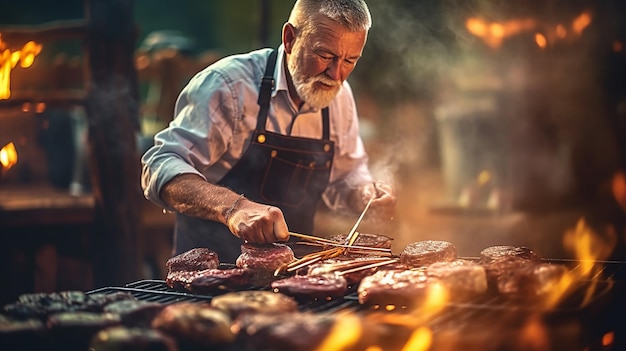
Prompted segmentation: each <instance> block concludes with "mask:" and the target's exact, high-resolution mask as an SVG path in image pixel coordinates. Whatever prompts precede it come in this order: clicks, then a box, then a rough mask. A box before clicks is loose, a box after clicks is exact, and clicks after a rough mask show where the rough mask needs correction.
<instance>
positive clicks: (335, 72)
mask: <svg viewBox="0 0 626 351" xmlns="http://www.w3.org/2000/svg"><path fill="white" fill-rule="evenodd" d="M366 39H367V32H366V31H359V32H350V31H348V30H347V29H346V28H344V27H343V26H341V25H339V24H336V23H334V22H332V21H330V20H328V19H326V18H322V19H321V20H320V21H319V22H318V25H317V26H316V29H315V30H314V32H313V33H311V34H309V35H308V36H306V37H303V36H302V35H301V34H300V35H299V36H297V38H296V39H295V40H294V41H293V45H292V46H291V47H287V46H286V50H287V52H288V56H287V67H288V69H289V72H290V73H291V78H292V80H293V85H294V87H295V89H296V92H297V94H298V96H299V97H300V99H302V100H303V101H304V102H306V103H308V104H309V105H311V106H312V107H315V108H324V107H327V106H328V105H329V104H330V102H331V101H332V99H333V98H335V96H336V95H337V93H338V92H339V89H341V84H342V83H343V81H345V80H346V79H347V78H348V76H349V75H350V73H352V70H353V69H354V67H355V65H356V62H357V61H358V59H359V58H360V57H361V54H362V52H363V47H364V46H365V41H366Z"/></svg>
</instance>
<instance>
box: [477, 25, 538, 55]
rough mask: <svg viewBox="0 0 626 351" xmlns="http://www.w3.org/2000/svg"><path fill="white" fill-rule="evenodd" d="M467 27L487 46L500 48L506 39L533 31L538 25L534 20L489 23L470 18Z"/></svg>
mask: <svg viewBox="0 0 626 351" xmlns="http://www.w3.org/2000/svg"><path fill="white" fill-rule="evenodd" d="M465 26H466V28H467V29H468V30H469V31H470V33H472V34H474V35H475V36H477V37H479V38H481V39H482V40H483V41H484V42H485V43H486V44H487V45H489V46H491V47H492V48H498V47H500V45H501V44H502V41H503V40H504V39H506V38H508V37H511V36H513V35H516V34H519V33H521V32H524V31H528V30H531V29H533V28H535V26H536V23H535V21H534V20H532V19H521V20H510V21H506V22H502V23H498V22H492V23H488V22H486V21H483V20H481V19H478V18H470V19H468V20H467V22H466V23H465Z"/></svg>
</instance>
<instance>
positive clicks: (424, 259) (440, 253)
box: [400, 240, 457, 267]
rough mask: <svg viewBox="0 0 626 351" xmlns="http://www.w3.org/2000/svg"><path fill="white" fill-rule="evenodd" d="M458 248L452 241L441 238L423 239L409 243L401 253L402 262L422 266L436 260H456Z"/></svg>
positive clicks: (410, 265) (412, 265)
mask: <svg viewBox="0 0 626 351" xmlns="http://www.w3.org/2000/svg"><path fill="white" fill-rule="evenodd" d="M456 258H457V250H456V247H455V246H454V245H452V243H449V242H447V241H441V240H423V241H417V242H414V243H411V244H408V245H407V246H406V247H405V248H404V249H403V250H402V252H401V253H400V263H402V264H405V265H407V266H409V267H422V266H426V265H429V264H431V263H435V262H443V261H454V260H455V259H456Z"/></svg>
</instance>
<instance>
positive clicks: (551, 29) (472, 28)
mask: <svg viewBox="0 0 626 351" xmlns="http://www.w3.org/2000/svg"><path fill="white" fill-rule="evenodd" d="M592 18H593V16H592V14H591V12H590V11H588V10H587V11H583V12H582V13H580V14H579V15H578V16H576V17H575V18H574V19H573V20H572V23H571V30H568V29H567V28H568V27H567V26H565V25H563V24H560V23H559V24H556V25H555V24H551V23H544V24H542V23H538V22H537V21H535V20H534V19H530V18H526V19H512V20H508V21H505V22H487V21H484V20H482V19H478V18H470V19H468V20H467V21H466V22H465V27H466V28H467V30H468V31H469V32H470V33H472V34H473V35H475V36H477V37H479V38H481V39H482V40H483V41H484V42H485V44H487V45H489V46H490V47H492V48H494V49H497V48H499V47H500V46H501V45H502V42H503V41H504V40H505V39H506V38H509V37H512V36H515V35H518V34H521V33H524V32H531V31H534V30H541V31H542V32H543V34H540V33H537V34H535V36H534V39H535V43H536V44H537V46H539V47H540V48H542V49H545V48H546V47H547V45H548V42H552V41H554V40H559V39H560V40H563V39H566V38H567V36H568V33H572V34H573V35H576V36H580V35H581V34H582V32H583V31H584V30H585V29H586V28H587V27H588V26H589V25H590V24H591V21H592Z"/></svg>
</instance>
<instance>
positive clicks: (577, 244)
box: [553, 218, 617, 306]
mask: <svg viewBox="0 0 626 351" xmlns="http://www.w3.org/2000/svg"><path fill="white" fill-rule="evenodd" d="M616 245H617V235H616V233H615V231H614V230H612V229H611V228H609V229H608V230H607V231H606V233H605V234H604V235H601V234H599V233H597V232H596V231H594V230H593V229H592V228H591V227H589V226H588V225H587V223H586V221H585V219H584V218H581V219H579V220H578V222H577V223H576V227H575V228H573V229H570V230H568V231H566V232H565V235H564V236H563V246H564V247H565V248H566V249H568V250H570V251H571V252H573V254H574V256H575V257H576V259H577V260H578V261H579V265H578V266H577V267H575V268H574V269H573V270H572V271H571V272H570V276H569V277H568V278H567V279H568V280H569V281H564V282H563V283H562V286H561V291H558V290H559V289H555V294H556V293H561V294H562V293H563V291H564V290H565V289H566V288H567V287H568V286H571V285H572V284H574V283H575V282H578V281H582V280H589V284H588V287H587V290H586V291H585V296H584V298H583V301H582V305H583V306H584V305H587V304H588V303H589V301H590V300H591V298H592V297H593V294H594V293H595V291H596V289H597V287H598V283H599V279H600V278H601V275H600V274H599V273H600V272H601V270H602V267H601V265H598V262H597V261H601V260H606V259H607V258H608V257H609V256H610V255H611V253H612V252H613V250H614V249H615V246H616ZM553 299H556V297H553Z"/></svg>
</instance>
